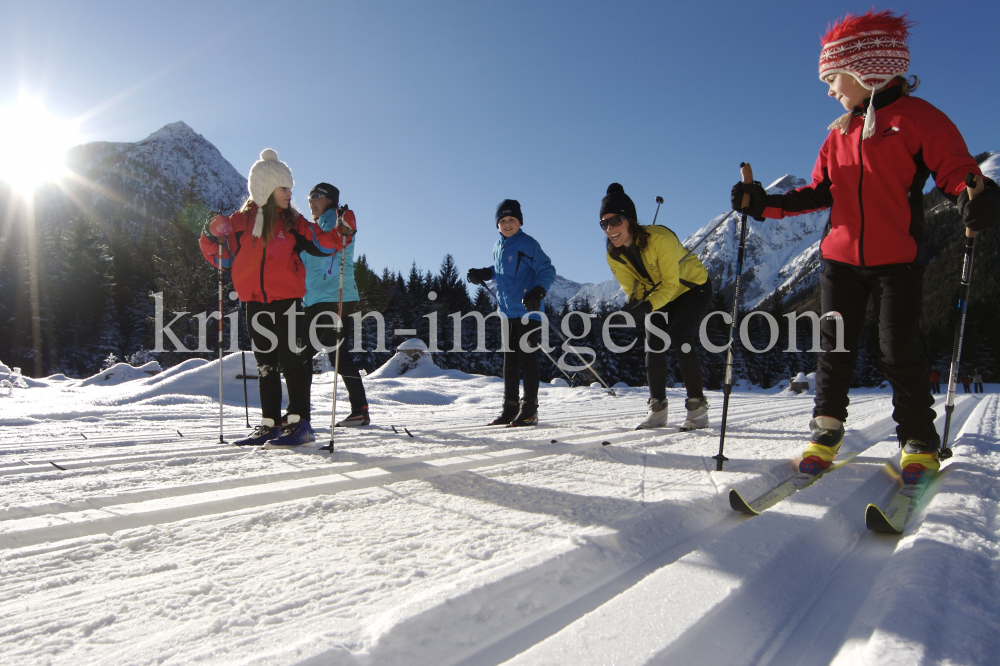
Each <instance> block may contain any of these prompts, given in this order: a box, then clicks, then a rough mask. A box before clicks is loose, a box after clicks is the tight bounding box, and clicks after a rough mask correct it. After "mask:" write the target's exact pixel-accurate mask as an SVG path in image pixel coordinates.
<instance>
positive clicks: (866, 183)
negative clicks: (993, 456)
mask: <svg viewBox="0 0 1000 666" xmlns="http://www.w3.org/2000/svg"><path fill="white" fill-rule="evenodd" d="M912 26H913V23H911V22H910V21H907V20H906V18H905V16H896V15H895V14H893V13H892V12H891V11H884V12H878V13H875V12H873V11H872V12H868V13H867V14H864V15H862V16H851V15H850V14H848V15H847V16H846V17H845V18H844V19H843V20H842V21H840V22H838V23H837V24H836V25H834V26H833V28H832V29H831V30H830V31H829V32H828V33H827V34H826V36H825V37H824V38H823V40H822V44H823V49H822V52H821V53H820V60H819V76H820V79H821V80H822V81H823V82H824V83H826V84H827V85H829V87H830V89H829V95H830V96H831V97H835V98H836V99H837V100H838V101H839V102H840V103H841V104H842V105H843V106H844V108H845V109H846V110H847V113H845V114H844V115H842V116H841V117H840V118H838V119H837V120H835V121H834V122H833V124H831V125H830V127H829V129H830V133H829V135H828V136H827V138H826V141H825V142H824V143H823V147H822V148H821V149H820V152H819V158H818V159H817V160H816V166H815V168H814V169H813V174H812V183H811V184H810V185H808V186H806V187H802V188H799V189H797V190H792V191H790V192H788V193H786V194H782V195H779V194H774V195H769V194H767V193H766V192H765V191H764V188H763V187H761V185H760V183H756V182H755V183H753V184H752V185H746V186H744V185H743V184H742V183H738V184H737V185H736V186H735V187H734V188H733V191H732V204H733V208H734V209H737V210H738V209H739V207H740V204H741V201H742V199H743V194H744V193H748V194H749V195H750V214H751V215H753V217H754V218H755V219H757V220H762V219H763V218H774V219H780V218H782V217H784V216H786V215H800V214H802V213H809V212H812V211H815V210H819V209H822V208H829V209H830V221H829V223H828V224H827V227H826V233H825V235H824V238H823V242H822V244H821V245H820V251H821V253H822V259H823V261H822V264H821V265H822V268H821V272H820V290H821V298H822V311H823V312H824V313H831V312H836V313H839V314H840V315H842V317H843V319H842V321H843V330H844V335H843V340H844V345H845V346H846V347H847V348H848V349H849V351H848V352H846V353H844V352H840V353H834V352H833V351H831V350H833V349H835V345H836V327H837V319H838V318H836V317H825V318H824V319H823V322H822V325H821V331H822V349H823V351H822V352H821V353H820V355H819V364H818V368H817V371H816V406H815V409H814V410H813V420H812V421H811V422H810V424H809V425H810V428H811V430H812V440H811V442H810V443H809V445H808V446H807V447H806V449H805V451H804V452H803V454H802V457H803V460H802V463H801V464H800V466H799V469H800V470H801V471H803V472H806V473H809V474H816V473H818V472H819V471H820V470H823V469H826V468H827V467H829V466H830V463H831V462H832V461H833V460H834V458H835V456H836V455H837V451H838V449H840V443H841V440H842V439H843V437H844V421H846V420H847V405H848V402H849V401H848V397H847V392H848V388H849V387H850V382H851V375H852V373H853V371H854V366H855V362H856V360H857V354H858V339H859V337H860V333H861V325H862V323H863V321H864V318H865V311H866V309H867V307H868V301H869V299H874V305H875V312H876V313H877V315H878V317H879V343H880V346H881V351H882V356H883V359H882V368H883V371H884V372H885V376H886V378H887V379H888V380H889V383H890V384H892V388H893V400H892V404H893V408H894V409H893V414H892V415H893V418H894V419H895V421H896V424H897V428H896V434H897V436H898V438H899V443H900V446H901V447H902V449H903V453H902V459H901V465H902V467H903V478H904V481H906V482H907V483H914V482H916V481H918V480H919V479H920V476H921V474H922V473H923V472H924V471H925V470H934V471H936V470H937V469H938V468H939V463H938V449H939V448H940V445H941V438H940V437H939V436H938V433H937V431H936V429H935V428H934V417H935V413H934V410H933V408H932V407H933V404H934V398H933V396H932V395H931V392H930V391H929V390H928V389H929V387H928V385H927V376H928V374H927V369H928V366H927V361H926V359H925V357H924V351H923V348H922V346H921V343H920V339H919V337H918V332H919V317H920V305H921V279H922V277H923V267H922V266H921V264H920V263H919V251H920V242H921V240H922V238H923V218H924V214H923V189H924V183H925V182H926V181H927V178H928V176H933V178H934V181H935V183H936V185H937V186H938V188H939V189H940V190H941V192H942V193H943V194H944V195H945V196H946V197H948V198H949V199H951V201H953V202H957V203H958V207H959V211H960V212H961V213H962V215H963V218H964V222H965V224H966V226H967V228H968V229H969V230H971V231H970V233H972V232H975V231H978V230H980V229H983V228H985V227H987V226H990V225H992V224H994V223H996V221H997V220H998V219H1000V189H998V188H997V185H996V183H994V182H993V181H991V180H989V179H988V178H986V179H983V180H984V181H985V185H986V190H985V191H984V192H983V193H982V194H980V195H979V196H977V197H976V198H975V199H973V200H971V201H970V199H969V197H968V194H967V193H966V186H965V178H966V175H967V174H969V173H973V174H975V175H976V176H977V177H979V178H982V172H981V171H980V170H979V167H978V166H977V164H976V161H975V160H974V159H973V158H972V156H970V155H969V151H968V149H966V147H965V141H964V140H963V139H962V135H961V134H959V132H958V129H956V127H955V125H954V124H952V122H951V121H950V120H949V119H948V117H947V116H945V115H944V114H943V113H942V112H941V111H938V110H937V109H936V108H934V107H933V106H931V105H930V104H928V103H927V102H925V101H923V100H921V99H917V98H915V97H911V96H910V93H911V92H912V91H913V90H914V89H916V87H917V85H918V84H919V81H918V80H917V79H916V77H912V78H911V79H909V80H907V79H906V78H905V76H904V75H905V74H906V71H907V69H908V68H909V64H910V52H909V48H908V47H907V44H906V40H907V37H908V36H909V29H910V28H911V27H912Z"/></svg>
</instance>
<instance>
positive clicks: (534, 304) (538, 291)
mask: <svg viewBox="0 0 1000 666" xmlns="http://www.w3.org/2000/svg"><path fill="white" fill-rule="evenodd" d="M543 298H545V290H544V289H542V287H541V286H540V285H535V286H534V287H532V288H531V289H530V290H529V291H528V293H527V294H525V295H524V298H522V299H521V305H523V306H524V307H526V308H528V312H538V311H539V310H540V309H541V307H542V299H543Z"/></svg>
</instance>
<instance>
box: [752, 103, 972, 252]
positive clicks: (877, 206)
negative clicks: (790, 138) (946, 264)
mask: <svg viewBox="0 0 1000 666" xmlns="http://www.w3.org/2000/svg"><path fill="white" fill-rule="evenodd" d="M874 99H875V135H874V136H872V137H870V138H868V139H865V140H864V141H862V140H861V129H862V125H863V124H864V116H863V113H864V109H863V108H861V107H858V108H856V109H855V110H854V113H853V115H852V116H851V118H850V123H849V125H848V128H847V133H846V134H842V133H841V131H840V129H839V128H834V129H832V130H831V131H830V134H829V136H827V138H826V141H825V142H824V143H823V147H822V148H821V149H820V151H819V157H818V158H817V160H816V166H815V168H813V173H812V183H811V184H810V185H808V186H806V187H801V188H799V189H797V190H791V191H789V192H787V193H786V194H774V195H768V197H767V208H765V210H764V217H768V218H774V219H780V218H783V217H785V216H786V215H801V214H803V213H811V212H813V211H816V210H821V209H823V208H829V209H830V221H829V222H828V223H827V227H826V232H825V233H824V237H823V242H822V244H821V245H820V251H821V253H822V256H823V259H825V260H831V261H837V262H840V263H844V264H850V265H852V266H861V267H863V268H864V267H868V266H884V265H888V264H905V263H912V262H916V261H918V258H919V251H920V245H921V242H922V240H923V224H924V209H923V190H924V184H925V183H926V182H927V178H928V176H933V177H934V181H935V183H936V184H937V186H938V187H939V188H940V189H941V191H942V192H943V193H944V194H945V196H947V197H948V198H949V199H951V200H952V201H955V197H957V196H958V194H959V193H960V192H961V191H962V190H963V189H964V188H965V176H966V174H968V173H969V172H970V171H971V172H972V173H974V174H976V175H977V176H981V175H982V172H981V171H980V170H979V166H978V165H977V164H976V161H975V160H974V159H973V158H972V156H971V155H969V151H968V149H967V148H966V147H965V141H964V140H963V139H962V135H961V134H959V132H958V129H957V128H956V127H955V125H954V124H953V123H952V122H951V120H949V119H948V116H946V115H945V114H943V113H942V112H941V111H938V110H937V109H936V108H934V107H933V106H931V105H930V104H928V103H927V102H925V101H924V100H922V99H917V98H915V97H907V96H904V95H903V94H902V88H901V87H900V86H899V85H894V86H891V87H889V88H888V89H886V90H883V91H882V92H880V93H878V94H876V95H875V98H874ZM867 103H868V100H865V106H866V107H867Z"/></svg>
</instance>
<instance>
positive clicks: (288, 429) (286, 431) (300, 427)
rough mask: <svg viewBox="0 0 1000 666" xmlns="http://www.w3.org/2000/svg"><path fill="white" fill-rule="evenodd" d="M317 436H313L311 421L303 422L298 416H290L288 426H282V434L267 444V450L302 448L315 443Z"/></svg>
mask: <svg viewBox="0 0 1000 666" xmlns="http://www.w3.org/2000/svg"><path fill="white" fill-rule="evenodd" d="M315 441H316V435H314V434H313V429H312V426H311V425H310V424H309V421H303V420H302V419H301V418H300V417H299V415H298V414H289V415H288V425H286V426H282V428H281V434H280V435H279V436H278V437H276V438H275V439H272V440H271V441H270V442H268V443H267V444H266V448H269V449H278V448H284V447H291V446H301V445H302V444H308V443H309V442H315Z"/></svg>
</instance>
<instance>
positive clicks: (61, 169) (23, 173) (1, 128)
mask: <svg viewBox="0 0 1000 666" xmlns="http://www.w3.org/2000/svg"><path fill="white" fill-rule="evenodd" d="M77 143H79V137H78V135H77V130H76V123H74V122H73V121H71V120H65V119H62V118H57V117H56V116H54V115H52V114H51V113H50V112H49V111H48V110H47V109H46V108H45V105H44V104H43V103H42V101H41V100H40V99H35V98H33V97H27V96H24V95H22V96H20V97H18V99H17V101H16V102H15V103H14V104H12V105H10V106H7V107H3V108H0V181H3V182H6V183H8V184H9V185H10V186H11V187H12V188H13V189H14V190H15V191H16V192H18V193H19V194H22V195H27V194H30V193H31V192H33V191H34V190H35V188H36V187H38V186H39V185H41V184H42V183H44V182H48V181H56V180H58V179H59V178H60V177H62V176H63V175H64V173H65V171H66V164H65V163H66V151H67V150H68V149H69V148H71V147H72V146H74V145H75V144H77Z"/></svg>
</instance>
